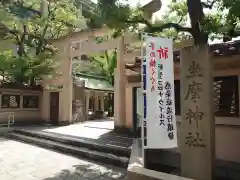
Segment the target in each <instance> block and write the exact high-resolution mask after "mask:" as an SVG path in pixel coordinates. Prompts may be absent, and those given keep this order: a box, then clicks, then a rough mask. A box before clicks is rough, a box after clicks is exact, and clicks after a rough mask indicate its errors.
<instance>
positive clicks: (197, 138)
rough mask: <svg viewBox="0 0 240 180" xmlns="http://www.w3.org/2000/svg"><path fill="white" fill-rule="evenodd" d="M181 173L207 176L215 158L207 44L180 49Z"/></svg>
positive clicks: (202, 178) (202, 179)
mask: <svg viewBox="0 0 240 180" xmlns="http://www.w3.org/2000/svg"><path fill="white" fill-rule="evenodd" d="M180 62H181V102H182V104H181V117H182V119H181V125H180V129H179V130H180V132H179V134H180V139H179V146H180V153H181V171H182V176H184V177H188V178H192V179H197V180H211V179H212V176H213V169H214V160H215V155H214V153H215V148H214V147H215V121H214V103H213V76H212V64H211V63H212V61H211V60H210V58H209V53H208V46H207V45H206V46H200V47H187V48H184V49H182V50H181V61H180Z"/></svg>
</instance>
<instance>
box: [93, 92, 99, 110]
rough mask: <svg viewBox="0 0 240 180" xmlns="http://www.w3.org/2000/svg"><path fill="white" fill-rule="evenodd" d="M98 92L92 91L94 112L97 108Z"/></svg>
mask: <svg viewBox="0 0 240 180" xmlns="http://www.w3.org/2000/svg"><path fill="white" fill-rule="evenodd" d="M98 104H99V103H98V93H97V92H94V112H96V111H97V110H98V108H99V107H98Z"/></svg>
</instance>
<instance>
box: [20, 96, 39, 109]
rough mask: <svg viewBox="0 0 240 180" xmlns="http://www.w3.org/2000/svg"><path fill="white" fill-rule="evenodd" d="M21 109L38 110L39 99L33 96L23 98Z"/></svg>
mask: <svg viewBox="0 0 240 180" xmlns="http://www.w3.org/2000/svg"><path fill="white" fill-rule="evenodd" d="M23 108H39V97H38V96H36V95H35V96H34V95H24V96H23Z"/></svg>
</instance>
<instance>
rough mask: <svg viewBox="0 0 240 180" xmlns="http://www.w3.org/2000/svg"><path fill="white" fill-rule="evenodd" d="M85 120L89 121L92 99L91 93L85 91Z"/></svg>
mask: <svg viewBox="0 0 240 180" xmlns="http://www.w3.org/2000/svg"><path fill="white" fill-rule="evenodd" d="M85 98H86V101H85V120H86V121H87V120H88V109H89V98H90V92H89V91H85Z"/></svg>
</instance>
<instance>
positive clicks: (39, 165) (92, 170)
mask: <svg viewBox="0 0 240 180" xmlns="http://www.w3.org/2000/svg"><path fill="white" fill-rule="evenodd" d="M125 173H126V172H125V170H124V169H120V168H117V167H111V166H106V165H99V164H96V163H93V162H89V161H87V160H82V159H78V158H75V157H72V156H68V155H64V154H61V153H58V152H55V151H51V150H47V149H43V148H39V147H36V146H33V145H29V144H25V143H22V142H17V141H13V140H8V139H3V138H0V180H91V179H94V180H114V179H115V180H123V179H124V178H125V177H124V176H125Z"/></svg>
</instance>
